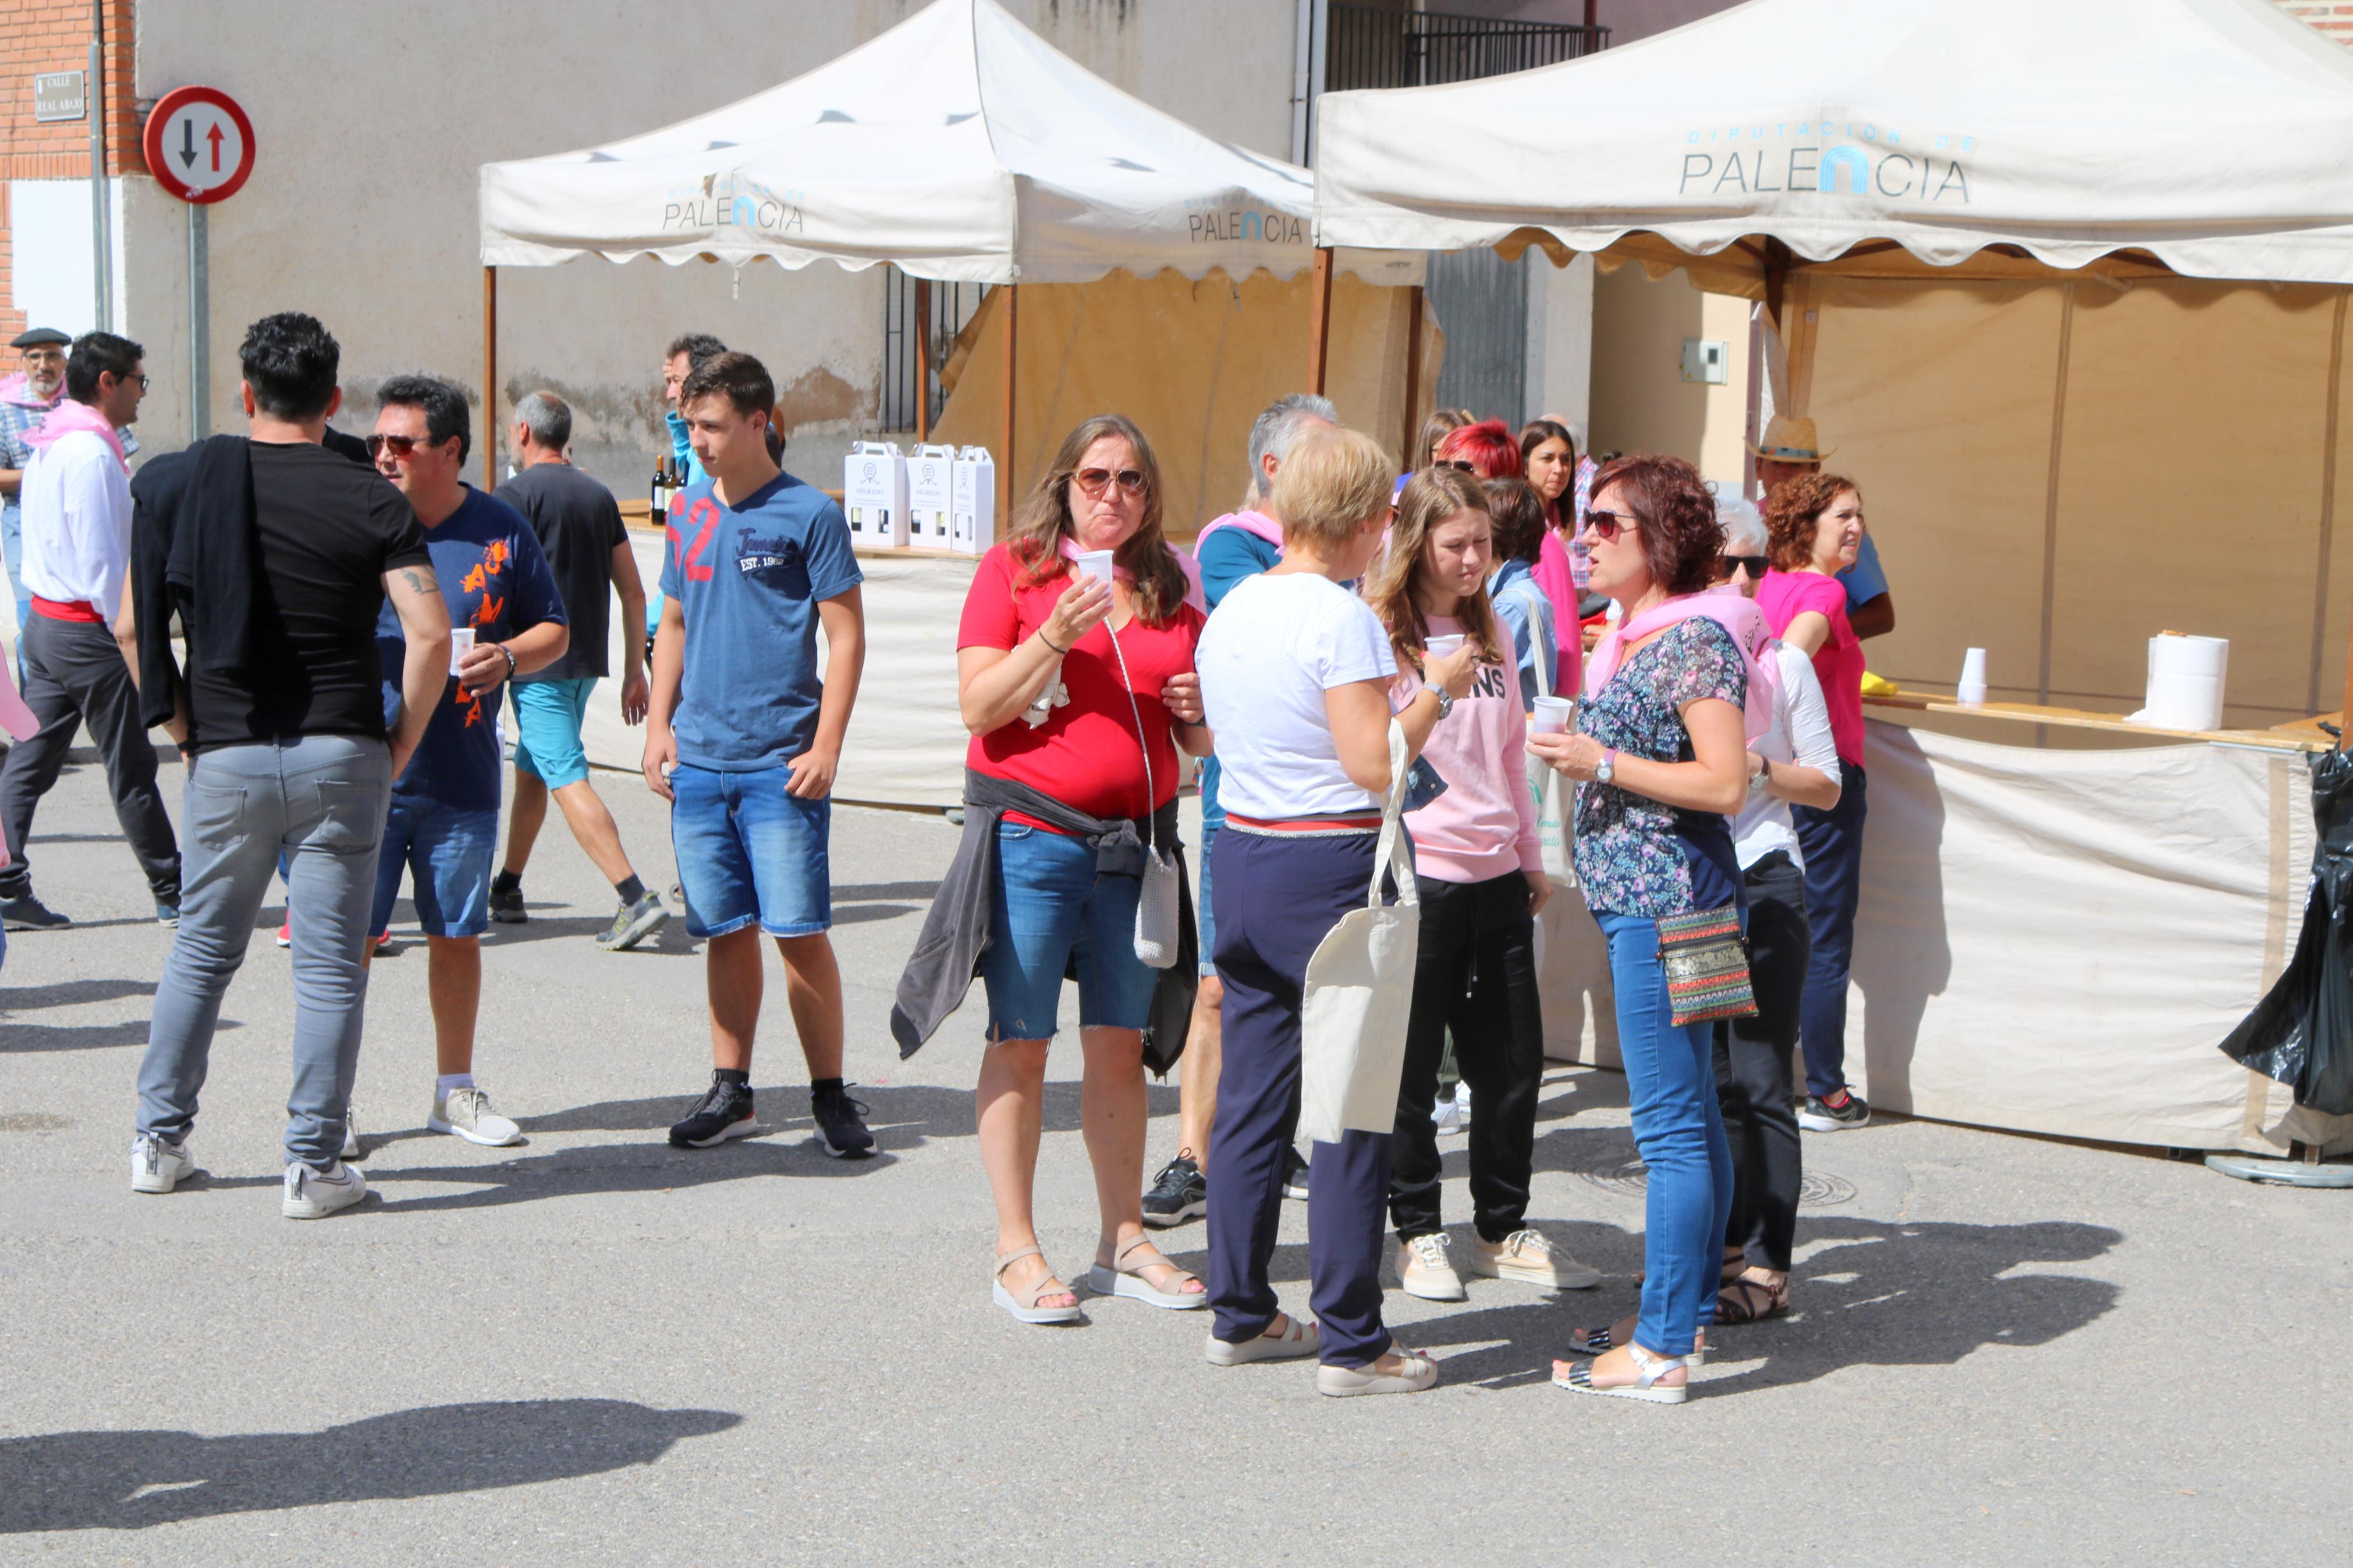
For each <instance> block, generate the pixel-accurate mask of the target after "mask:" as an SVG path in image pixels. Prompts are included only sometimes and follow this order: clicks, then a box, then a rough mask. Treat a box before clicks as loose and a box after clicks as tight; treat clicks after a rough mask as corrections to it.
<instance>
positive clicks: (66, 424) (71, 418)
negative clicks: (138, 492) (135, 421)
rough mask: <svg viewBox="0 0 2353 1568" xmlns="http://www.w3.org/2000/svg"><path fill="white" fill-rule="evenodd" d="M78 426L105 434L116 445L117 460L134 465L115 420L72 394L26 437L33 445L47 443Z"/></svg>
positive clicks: (80, 428)
mask: <svg viewBox="0 0 2353 1568" xmlns="http://www.w3.org/2000/svg"><path fill="white" fill-rule="evenodd" d="M77 430H87V431H90V433H91V434H92V435H97V436H103V437H106V444H107V445H108V446H110V447H113V448H114V460H115V461H116V462H118V463H121V465H122V466H123V468H126V469H128V468H130V467H131V459H130V458H128V457H126V456H124V454H123V451H122V437H120V436H118V435H116V434H115V433H114V426H113V424H112V422H111V421H110V420H109V419H108V418H107V417H106V416H105V415H103V414H100V412H99V411H98V410H97V409H95V408H92V407H91V406H90V405H89V404H87V403H76V402H75V401H74V400H73V399H72V398H70V397H69V398H67V399H66V400H65V401H64V402H63V403H60V404H58V405H57V406H56V407H55V408H52V409H50V410H49V416H48V417H47V419H44V420H42V421H41V423H40V424H39V425H38V426H37V427H35V428H34V429H32V430H30V431H27V432H26V436H25V439H26V442H27V443H28V444H30V445H32V446H35V447H47V446H48V445H49V444H50V443H52V442H54V441H56V440H57V439H58V437H62V436H70V435H72V434H73V433H74V432H75V431H77Z"/></svg>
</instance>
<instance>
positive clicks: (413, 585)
mask: <svg viewBox="0 0 2353 1568" xmlns="http://www.w3.org/2000/svg"><path fill="white" fill-rule="evenodd" d="M400 576H401V580H402V581H403V582H405V583H406V584H408V591H409V592H410V593H412V594H438V593H439V592H440V591H441V584H440V583H439V581H438V579H436V578H435V577H434V575H433V574H432V572H431V571H429V570H427V571H422V572H420V571H418V570H417V568H416V567H414V566H404V567H402V568H401V569H400Z"/></svg>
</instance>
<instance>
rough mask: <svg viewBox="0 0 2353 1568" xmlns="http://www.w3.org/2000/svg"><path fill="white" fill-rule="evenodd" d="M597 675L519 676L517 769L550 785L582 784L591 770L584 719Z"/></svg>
mask: <svg viewBox="0 0 2353 1568" xmlns="http://www.w3.org/2000/svg"><path fill="white" fill-rule="evenodd" d="M509 689H510V690H512V692H513V693H514V710H515V743H514V765H515V771H516V772H517V773H529V774H530V775H531V776H532V777H533V778H535V779H538V780H539V781H540V782H542V783H543V784H546V785H547V787H548V788H550V789H562V788H563V787H564V786H565V785H566V784H578V783H579V782H580V781H581V780H582V779H585V778H586V777H587V776H588V752H587V751H586V748H584V747H583V746H582V745H581V744H580V721H581V719H582V718H583V717H584V716H585V715H586V713H587V711H588V693H589V692H591V691H593V690H595V689H596V677H595V676H593V675H586V676H582V677H581V678H580V679H576V680H523V681H516V682H513V683H512V685H511V686H510V688H509Z"/></svg>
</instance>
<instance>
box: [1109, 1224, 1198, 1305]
mask: <svg viewBox="0 0 2353 1568" xmlns="http://www.w3.org/2000/svg"><path fill="white" fill-rule="evenodd" d="M1143 1249H1149V1250H1150V1252H1151V1254H1152V1256H1151V1257H1150V1258H1147V1259H1145V1261H1144V1262H1142V1263H1139V1264H1136V1265H1135V1266H1134V1268H1130V1267H1129V1266H1128V1261H1127V1260H1128V1259H1129V1258H1132V1257H1134V1255H1135V1254H1136V1253H1137V1252H1138V1251H1139V1250H1143ZM1147 1268H1173V1269H1176V1277H1177V1281H1178V1283H1180V1284H1181V1283H1182V1282H1184V1281H1185V1280H1187V1279H1190V1280H1192V1281H1193V1282H1194V1283H1195V1284H1198V1283H1200V1280H1199V1279H1198V1276H1196V1275H1192V1274H1188V1273H1187V1272H1186V1271H1185V1270H1184V1269H1182V1268H1176V1265H1175V1264H1173V1263H1171V1262H1169V1261H1168V1259H1167V1258H1165V1257H1163V1256H1162V1255H1161V1252H1160V1249H1159V1248H1158V1247H1154V1246H1153V1245H1152V1238H1151V1237H1148V1236H1139V1237H1135V1238H1134V1240H1133V1241H1130V1242H1129V1243H1128V1244H1127V1245H1126V1246H1125V1247H1121V1248H1120V1249H1119V1250H1118V1251H1117V1252H1116V1253H1114V1254H1113V1255H1112V1260H1111V1261H1110V1262H1109V1263H1098V1264H1096V1265H1095V1266H1094V1267H1093V1268H1090V1269H1088V1270H1087V1289H1090V1290H1092V1291H1093V1292H1094V1293H1095V1294H1096V1295H1098V1296H1125V1297H1127V1298H1129V1299H1130V1300H1136V1301H1142V1302H1144V1303H1145V1305H1147V1306H1153V1307H1166V1308H1168V1309H1169V1310H1172V1311H1179V1312H1181V1311H1187V1310H1190V1309H1192V1308H1195V1307H1206V1306H1208V1304H1209V1293H1208V1291H1207V1290H1163V1289H1160V1288H1159V1287H1158V1286H1156V1285H1155V1284H1153V1283H1152V1281H1150V1280H1149V1279H1145V1277H1144V1271H1145V1269H1147Z"/></svg>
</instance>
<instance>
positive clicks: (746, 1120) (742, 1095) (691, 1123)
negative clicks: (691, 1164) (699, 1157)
mask: <svg viewBox="0 0 2353 1568" xmlns="http://www.w3.org/2000/svg"><path fill="white" fill-rule="evenodd" d="M756 1131H759V1124H758V1122H756V1121H754V1119H753V1116H752V1091H751V1090H750V1089H747V1088H745V1087H744V1085H742V1084H740V1083H729V1082H728V1081H727V1080H726V1079H723V1078H720V1077H718V1076H717V1075H715V1074H714V1075H713V1076H712V1079H711V1088H710V1089H707V1090H705V1091H704V1093H703V1096H702V1099H701V1100H697V1101H695V1103H694V1109H693V1110H690V1111H688V1112H687V1114H686V1120H685V1121H681V1122H680V1123H679V1124H678V1125H677V1126H675V1127H673V1128H671V1129H670V1146H671V1147H672V1148H674V1149H711V1148H715V1147H717V1146H718V1145H719V1144H722V1143H724V1142H727V1140H729V1139H730V1138H743V1137H747V1136H749V1135H750V1134H752V1133H754V1132H756Z"/></svg>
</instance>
